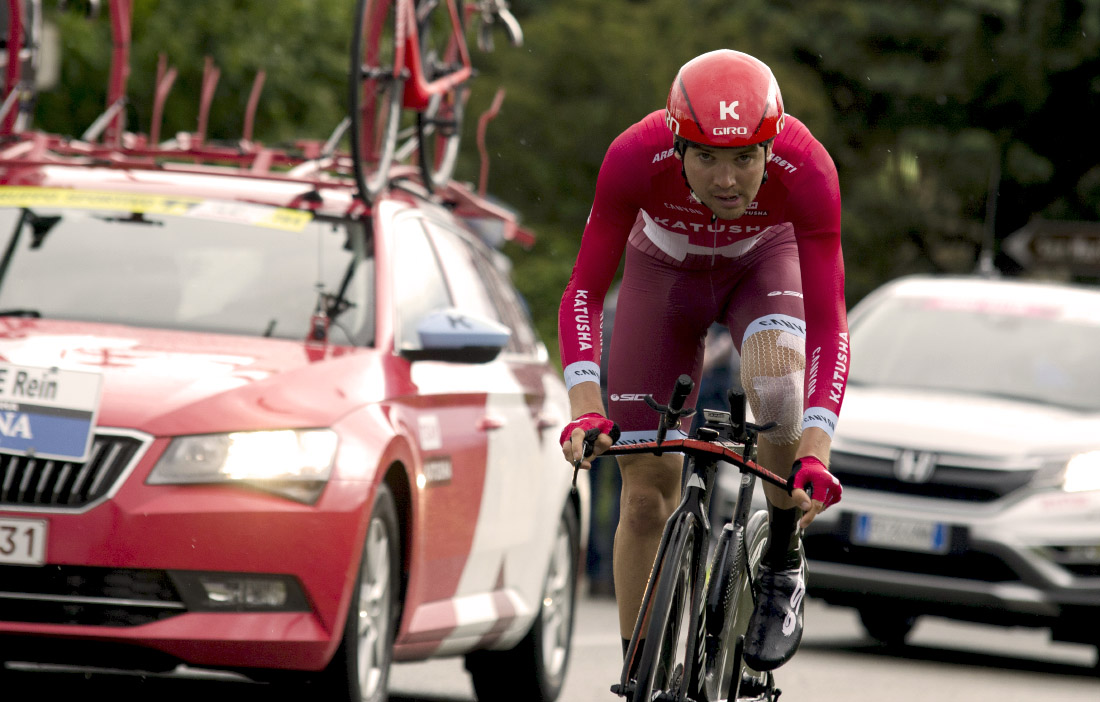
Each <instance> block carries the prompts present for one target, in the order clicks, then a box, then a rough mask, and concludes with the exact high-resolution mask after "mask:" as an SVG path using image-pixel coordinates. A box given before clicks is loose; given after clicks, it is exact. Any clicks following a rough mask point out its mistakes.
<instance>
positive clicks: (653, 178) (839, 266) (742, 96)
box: [559, 50, 849, 671]
mask: <svg viewBox="0 0 1100 702" xmlns="http://www.w3.org/2000/svg"><path fill="white" fill-rule="evenodd" d="M628 244H629V246H628ZM624 250H625V257H626V263H625V268H624V272H623V276H622V283H621V288H620V291H619V297H618V303H617V306H616V315H615V326H614V331H613V333H612V336H611V342H610V343H611V349H610V356H609V362H608V379H607V380H608V410H609V412H605V411H604V406H603V400H602V398H601V395H600V384H599V380H600V377H599V376H600V367H599V360H600V347H601V342H602V339H601V336H600V318H601V315H602V305H603V299H604V295H605V294H606V292H607V289H608V286H609V285H610V284H611V282H612V279H613V278H614V277H615V274H616V271H617V269H618V266H619V263H620V260H621V259H622V257H623V255H624ZM804 293H805V295H804ZM714 322H718V323H721V324H724V325H726V326H727V327H728V329H729V331H730V334H731V337H732V340H733V343H734V344H735V345H736V346H737V349H738V351H739V353H740V355H741V381H742V385H743V386H744V388H745V391H746V395H747V397H748V400H749V404H750V407H751V409H752V412H753V415H754V417H755V419H756V421H757V422H758V423H761V424H763V423H766V422H771V421H774V422H776V423H777V426H776V427H775V428H774V429H772V430H770V431H768V432H766V433H764V434H762V435H761V438H760V442H759V450H758V460H759V462H760V463H761V465H763V466H764V467H766V468H768V469H770V470H772V471H773V472H775V473H777V474H779V475H780V476H783V477H786V476H789V475H790V474H791V473H792V471H793V472H794V474H795V479H794V485H795V487H796V488H798V489H795V490H794V492H793V495H787V493H786V492H784V491H782V490H780V489H777V488H774V487H773V486H771V485H765V486H764V487H765V494H766V496H767V499H768V511H769V517H770V519H769V521H770V527H771V539H770V541H769V545H768V547H767V549H766V553H765V556H764V558H763V563H762V566H761V573H760V575H759V577H758V579H757V587H758V588H759V598H758V605H757V608H756V611H755V612H754V614H753V617H752V620H751V622H750V632H749V639H748V641H747V642H746V650H745V658H746V661H747V662H748V663H749V664H750V665H751V666H752V667H753V668H755V669H756V670H759V671H765V670H772V669H774V668H776V667H778V666H780V665H782V664H783V663H784V662H786V661H787V660H789V659H790V657H791V656H792V655H794V652H795V650H796V649H797V647H798V644H799V642H800V641H801V636H802V611H803V603H802V601H803V597H804V594H805V564H804V563H803V561H802V557H801V555H800V552H799V542H800V533H801V529H802V528H804V527H805V526H807V525H808V524H809V523H810V522H811V521H812V520H813V518H814V517H815V516H816V515H817V514H818V513H819V512H820V511H821V510H823V509H825V508H826V507H828V506H829V505H831V504H833V503H835V502H836V501H837V500H838V499H839V498H840V492H841V487H840V483H839V482H838V481H837V480H836V479H835V478H834V477H833V476H832V475H831V474H830V473H829V472H828V470H827V468H826V464H827V462H828V456H829V448H830V444H831V440H832V434H833V429H834V428H835V425H836V420H837V415H838V414H839V412H840V406H841V402H842V399H843V396H844V389H845V384H846V381H847V375H848V359H849V350H848V347H849V345H848V329H847V319H846V313H845V303H844V266H843V260H842V254H841V245H840V193H839V186H838V182H837V175H836V169H835V166H834V165H833V162H832V159H831V158H830V157H829V154H828V153H827V152H826V151H825V149H824V147H822V146H821V144H820V143H819V142H818V141H817V140H816V139H815V138H814V137H813V135H812V134H810V131H809V130H808V129H807V128H806V126H805V125H803V124H802V123H801V122H800V121H798V120H797V119H795V118H794V117H792V116H790V115H786V114H784V111H783V100H782V97H781V95H780V91H779V86H778V84H777V83H776V80H775V78H774V77H773V75H772V72H771V70H770V69H769V68H768V67H767V65H765V64H764V63H762V62H761V61H759V60H758V59H756V58H754V57H752V56H749V55H747V54H744V53H741V52H737V51H732V50H718V51H712V52H710V53H706V54H703V55H701V56H698V57H696V58H695V59H693V60H691V61H689V62H688V63H686V64H685V65H684V66H683V67H682V68H681V69H680V71H679V73H678V74H677V76H676V79H675V81H674V82H673V85H672V89H671V90H670V92H669V96H668V102H667V105H666V109H665V110H658V111H656V112H653V113H651V114H649V115H648V116H646V117H645V118H643V119H642V120H641V121H640V122H638V123H636V124H634V125H633V126H631V127H630V128H628V129H627V130H626V131H625V132H623V133H622V134H621V135H619V137H618V138H616V139H615V140H614V142H613V143H612V144H611V146H610V148H609V149H608V151H607V154H606V155H605V157H604V161H603V165H602V166H601V168H600V173H599V177H598V179H597V183H596V192H595V197H594V200H593V205H592V210H591V213H590V215H589V218H588V222H587V224H586V226H585V229H584V234H583V236H582V238H581V244H580V250H579V253H578V255H577V260H576V263H575V265H574V268H573V273H572V276H571V278H570V281H569V283H568V286H567V288H566V290H565V294H564V296H563V298H562V303H561V308H560V312H559V337H560V344H561V354H562V365H563V367H564V368H565V378H566V384H567V385H568V387H569V399H570V405H571V412H572V417H573V421H571V422H570V423H569V424H568V425H567V426H566V427H565V429H564V430H563V431H562V434H561V444H562V452H563V453H564V455H565V458H566V459H567V460H569V461H570V462H573V461H574V460H575V459H577V458H580V457H581V452H582V448H581V447H582V445H583V438H584V434H585V432H586V431H588V430H591V429H598V430H599V432H600V434H599V436H598V439H597V441H596V445H595V454H599V453H600V452H602V451H604V450H606V449H607V448H608V447H609V446H610V445H611V443H612V440H611V433H613V429H621V431H622V435H621V439H620V442H622V441H644V440H652V439H653V438H654V437H655V419H654V417H655V413H654V412H653V411H652V410H651V409H650V408H649V407H648V405H647V404H646V403H645V402H644V399H643V398H644V396H645V394H647V393H649V394H652V395H653V396H654V397H655V398H656V399H658V400H659V401H667V399H668V398H667V397H662V395H663V394H665V393H667V392H668V389H669V388H671V387H672V386H673V384H674V382H675V379H676V378H677V377H678V376H679V375H680V374H681V373H685V372H687V373H690V374H691V375H693V377H694V379H695V381H696V388H698V387H699V382H698V381H699V373H700V368H701V364H702V359H703V345H704V339H705V337H706V334H707V330H708V328H709V327H710V326H711V324H712V323H714ZM807 352H808V353H807ZM807 370H808V372H807ZM695 392H697V391H695ZM695 400H696V398H695V393H694V392H693V395H692V397H689V398H688V404H689V406H690V405H693V403H694V402H695ZM669 438H673V436H672V433H671V432H670V435H669ZM619 461H620V471H621V474H622V482H623V487H622V492H621V495H620V519H619V525H618V528H617V531H616V534H615V549H614V554H613V573H614V579H615V591H616V598H617V601H618V609H619V625H620V633H621V635H622V637H623V640H624V644H623V645H624V649H625V646H626V642H627V641H628V639H629V637H630V635H631V633H632V631H633V627H634V622H635V620H636V618H637V615H638V611H639V608H640V606H641V599H642V596H643V595H644V592H645V587H646V582H647V580H648V577H649V574H650V569H651V568H652V564H653V560H654V557H655V554H656V549H657V545H658V543H659V542H660V537H661V531H662V529H663V527H664V524H665V521H666V520H667V518H668V516H669V515H670V514H671V513H672V511H673V509H674V508H675V507H676V504H677V503H678V502H679V499H680V479H681V461H682V457H680V456H678V455H676V454H664V455H662V456H659V457H658V456H653V455H648V454H639V455H634V456H621V457H619ZM582 467H585V468H587V467H589V462H588V461H587V460H585V461H583V464H582ZM807 485H812V486H813V490H812V494H813V499H812V500H811V499H810V497H809V496H808V495H807V493H806V491H805V490H803V489H801V488H803V487H805V486H807Z"/></svg>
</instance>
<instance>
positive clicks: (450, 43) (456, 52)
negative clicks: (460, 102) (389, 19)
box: [393, 0, 474, 111]
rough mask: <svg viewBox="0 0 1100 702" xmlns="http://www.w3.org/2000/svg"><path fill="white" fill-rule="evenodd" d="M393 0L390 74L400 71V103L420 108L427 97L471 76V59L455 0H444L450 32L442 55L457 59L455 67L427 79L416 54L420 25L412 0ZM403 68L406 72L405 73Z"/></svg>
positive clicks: (412, 107)
mask: <svg viewBox="0 0 1100 702" xmlns="http://www.w3.org/2000/svg"><path fill="white" fill-rule="evenodd" d="M395 1H396V3H397V36H398V45H397V47H396V51H395V56H394V76H393V77H394V78H395V79H396V78H401V77H402V76H403V75H404V76H405V77H407V78H408V80H406V81H405V89H404V93H403V95H402V101H401V102H402V106H403V107H405V108H407V109H411V110H418V111H419V110H423V109H425V108H427V107H428V104H429V103H430V102H431V99H432V98H433V97H435V96H437V95H443V94H444V93H446V92H447V91H449V90H451V89H453V88H454V87H456V86H457V85H459V84H461V83H464V82H466V81H467V80H469V79H470V78H471V77H473V74H474V69H473V63H472V62H471V60H470V51H469V47H468V46H467V43H466V36H465V34H464V33H463V22H462V18H461V17H460V16H459V10H458V5H457V4H456V2H455V0H446V3H447V13H448V14H449V16H450V20H451V32H450V36H449V37H448V40H447V50H446V52H445V54H444V56H445V57H446V59H447V60H448V61H449V60H452V59H455V58H457V59H458V67H457V68H456V69H455V70H453V71H450V72H448V73H445V74H444V75H442V76H440V77H438V78H436V79H435V80H431V81H429V80H428V79H427V76H426V75H425V73H424V64H423V57H422V56H421V54H420V29H419V22H418V18H417V15H416V2H415V0H395ZM406 69H407V73H406Z"/></svg>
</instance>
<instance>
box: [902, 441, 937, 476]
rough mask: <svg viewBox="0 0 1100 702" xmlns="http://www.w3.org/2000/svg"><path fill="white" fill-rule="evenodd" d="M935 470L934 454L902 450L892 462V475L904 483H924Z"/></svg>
mask: <svg viewBox="0 0 1100 702" xmlns="http://www.w3.org/2000/svg"><path fill="white" fill-rule="evenodd" d="M935 469H936V454H934V453H932V452H930V451H914V450H913V449H903V450H902V451H901V453H899V454H898V457H897V458H896V459H895V460H894V475H895V476H897V478H898V480H901V481H902V482H906V483H926V482H928V480H929V478H931V477H932V471H934V470H935Z"/></svg>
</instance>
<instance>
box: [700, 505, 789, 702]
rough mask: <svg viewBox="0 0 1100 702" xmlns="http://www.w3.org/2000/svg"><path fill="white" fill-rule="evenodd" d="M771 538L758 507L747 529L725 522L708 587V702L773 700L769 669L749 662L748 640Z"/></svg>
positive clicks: (765, 518)
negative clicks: (758, 581) (760, 572)
mask: <svg viewBox="0 0 1100 702" xmlns="http://www.w3.org/2000/svg"><path fill="white" fill-rule="evenodd" d="M767 540H768V513H767V512H766V511H764V510H759V511H757V512H756V513H754V514H753V515H752V516H751V517H750V518H749V522H748V524H747V525H746V526H745V527H744V529H743V530H742V529H738V528H737V527H735V526H734V525H732V524H729V525H727V526H726V528H725V529H723V531H722V535H721V537H720V538H719V540H718V545H717V547H716V548H715V552H714V562H713V565H712V568H711V574H710V580H709V582H708V585H707V600H706V602H707V628H706V646H705V656H704V659H703V660H704V662H703V671H704V674H703V675H704V686H705V690H706V699H707V700H708V701H709V702H720V701H725V700H756V699H769V697H768V696H767V695H768V694H769V692H770V688H771V686H772V678H771V675H770V674H769V673H758V672H757V671H755V670H752V669H751V668H749V667H748V666H747V665H746V664H745V661H744V658H743V651H744V640H745V633H746V632H747V631H748V627H749V618H750V617H752V611H753V608H754V607H755V605H756V595H755V593H754V592H753V590H752V583H753V579H754V578H755V576H756V572H757V568H758V567H759V565H760V557H761V556H762V555H763V553H764V547H765V545H766V543H767Z"/></svg>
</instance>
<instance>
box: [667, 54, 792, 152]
mask: <svg viewBox="0 0 1100 702" xmlns="http://www.w3.org/2000/svg"><path fill="white" fill-rule="evenodd" d="M665 122H666V123H667V124H668V128H669V129H671V130H672V133H673V134H675V135H676V136H678V137H680V138H682V139H686V140H688V141H692V142H695V143H697V144H704V145H706V146H717V147H731V146H751V145H752V144H759V143H760V142H762V141H767V140H768V139H771V138H773V137H774V136H775V135H776V134H779V132H780V130H781V129H783V96H782V95H780V93H779V84H778V83H777V82H776V81H775V76H773V75H772V71H771V69H770V68H768V66H767V64H765V63H764V62H763V61H760V60H759V59H756V58H753V57H752V56H749V55H748V54H743V53H741V52H740V51H733V50H730V49H719V50H717V51H711V52H709V53H705V54H703V55H701V56H697V57H695V58H693V59H692V60H690V61H688V62H687V63H685V64H684V65H683V67H682V68H681V69H680V72H679V73H677V74H676V80H675V81H673V83H672V90H670V91H669V93H668V104H667V105H666V107H665Z"/></svg>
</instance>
